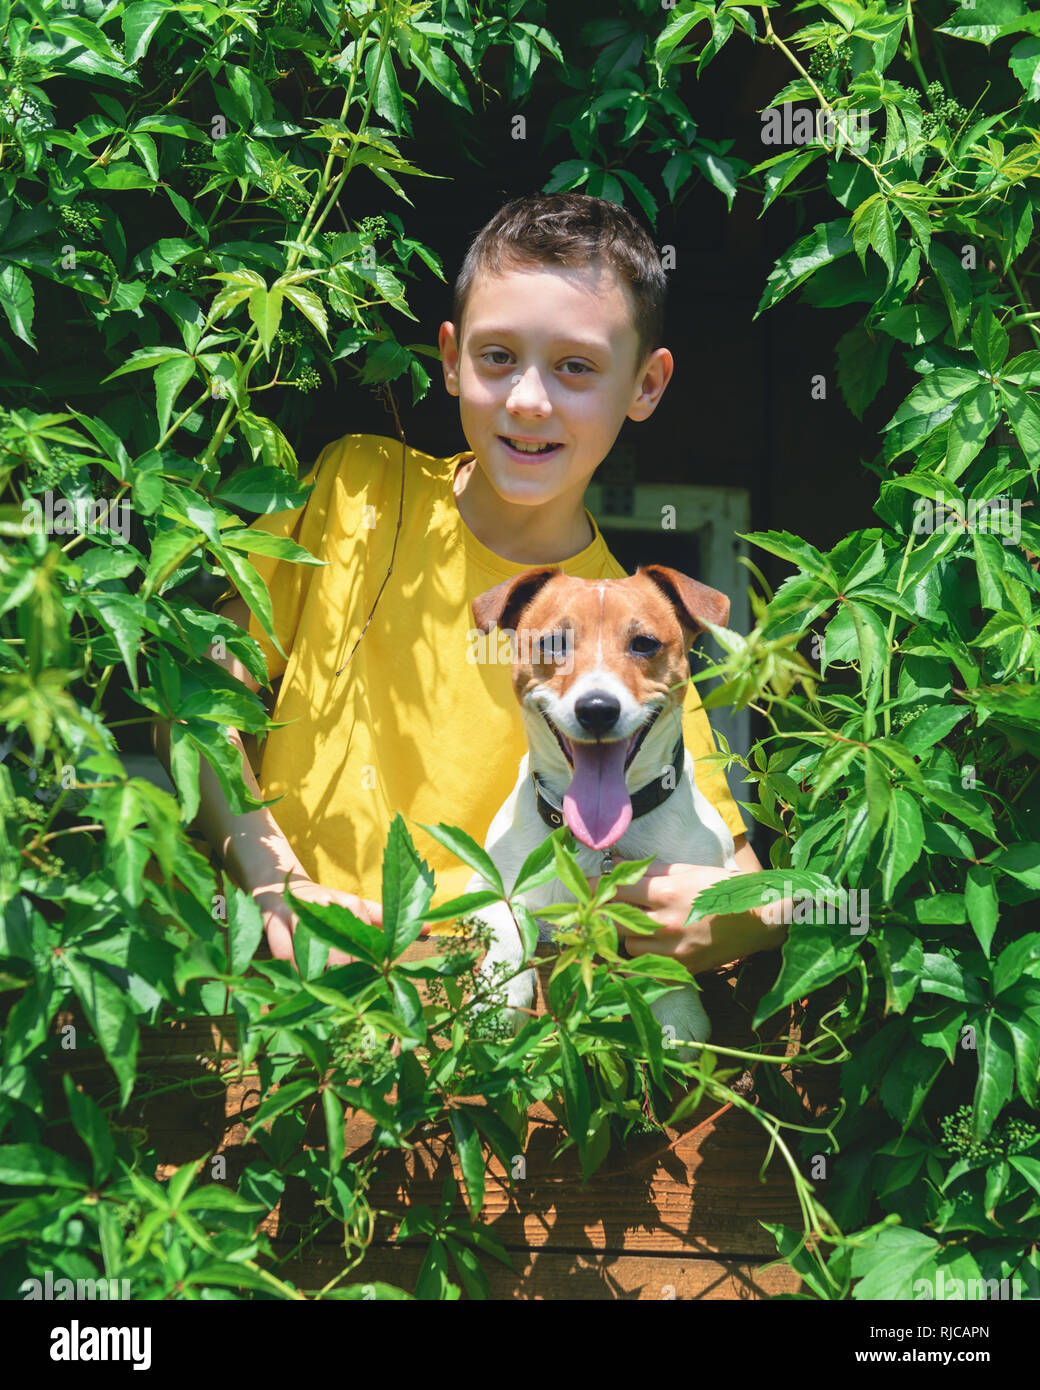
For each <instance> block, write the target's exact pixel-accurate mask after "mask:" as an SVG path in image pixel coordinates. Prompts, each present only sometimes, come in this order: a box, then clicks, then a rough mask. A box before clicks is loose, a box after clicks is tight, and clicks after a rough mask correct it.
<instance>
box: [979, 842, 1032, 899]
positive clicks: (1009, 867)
mask: <svg viewBox="0 0 1040 1390" xmlns="http://www.w3.org/2000/svg"><path fill="white" fill-rule="evenodd" d="M990 863H991V864H992V865H993V867H994V868H995V869H999V870H1000V872H1001V873H1002V874H1010V875H1011V877H1012V878H1017V879H1018V881H1019V883H1024V884H1025V885H1026V886H1027V887H1028V888H1040V844H1038V843H1037V842H1036V841H1035V840H1027V841H1023V842H1022V843H1021V844H1017V845H1012V846H1011V847H1010V849H1005V850H1001V852H1000V853H999V854H997V855H995V856H994V857H993V858H992V859H991V860H990Z"/></svg>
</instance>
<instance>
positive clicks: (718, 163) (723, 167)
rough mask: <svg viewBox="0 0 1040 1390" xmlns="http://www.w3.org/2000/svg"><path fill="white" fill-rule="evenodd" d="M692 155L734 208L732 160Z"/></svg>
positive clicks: (703, 152) (695, 151) (706, 153)
mask: <svg viewBox="0 0 1040 1390" xmlns="http://www.w3.org/2000/svg"><path fill="white" fill-rule="evenodd" d="M691 154H692V155H693V162H694V163H695V164H696V165H697V168H698V169H700V171H701V173H702V174H703V175H704V177H705V178H706V179H707V180H708V182H709V183H711V184H714V186H715V187H716V188H717V189H718V190H719V192H720V193H721V194H723V195H724V197H725V199H726V207H727V208H732V207H733V199H734V198H735V197H736V194H737V170H736V167H735V166H734V164H733V162H732V160H729V159H725V158H723V156H722V155H720V154H715V153H714V152H713V151H711V150H705V149H702V148H701V147H700V146H695V147H694V149H693V150H691ZM619 172H620V171H619ZM832 259H833V258H832ZM792 288H793V286H792ZM785 293H786V291H785Z"/></svg>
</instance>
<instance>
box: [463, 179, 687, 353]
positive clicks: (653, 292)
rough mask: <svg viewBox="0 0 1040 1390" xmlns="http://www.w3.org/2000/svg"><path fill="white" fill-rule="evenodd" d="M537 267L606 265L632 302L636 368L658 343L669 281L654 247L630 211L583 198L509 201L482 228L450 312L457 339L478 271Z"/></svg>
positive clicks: (554, 195) (535, 195)
mask: <svg viewBox="0 0 1040 1390" xmlns="http://www.w3.org/2000/svg"><path fill="white" fill-rule="evenodd" d="M539 264H540V265H558V266H586V265H589V264H601V265H609V266H611V267H612V268H613V270H614V271H615V272H616V274H617V276H618V278H619V279H620V280H621V282H622V283H623V284H624V285H625V286H626V287H627V289H628V292H629V297H630V300H631V303H632V317H633V323H634V326H635V330H636V334H637V336H638V339H639V347H638V356H637V366H639V365H641V364H642V363H643V362H644V361H645V359H646V357H647V354H648V353H650V352H652V351H653V350H654V348H656V347H659V346H660V342H661V337H662V335H663V332H664V304H665V296H666V294H667V289H668V283H667V280H666V278H665V273H664V271H663V270H662V268H661V260H660V257H659V255H658V253H657V248H656V247H655V246H654V243H653V241H652V240H651V239H650V236H649V235H648V233H647V232H646V231H645V230H644V229H643V228H642V227H641V226H640V224H639V223H638V222H637V221H636V219H635V218H634V217H633V216H632V214H631V213H630V212H627V211H626V210H625V209H624V208H623V207H619V206H618V205H617V204H616V203H611V202H608V201H607V199H605V198H593V197H592V196H591V194H588V193H530V194H526V195H524V196H523V197H519V198H512V199H511V200H510V201H509V202H508V203H505V204H504V205H503V206H502V207H501V208H499V210H498V212H496V213H495V215H494V217H492V219H491V221H490V222H488V223H487V225H486V226H484V227H482V228H481V229H480V231H479V232H478V233H477V235H476V236H475V237H474V238H473V241H472V243H471V244H470V248H469V250H468V251H467V252H466V257H465V260H464V261H463V262H462V268H461V270H460V271H459V274H458V277H457V279H456V281H455V289H454V297H453V307H452V314H453V318H454V322H455V330H456V332H457V333H458V335H459V338H460V340H461V336H462V319H463V314H464V313H465V309H466V301H467V299H468V298H469V293H470V290H471V288H472V285H473V280H474V277H475V276H476V274H477V272H478V270H482V271H485V272H487V273H489V274H492V275H494V274H497V273H499V272H500V271H501V270H502V269H507V270H509V269H521V268H524V267H527V266H530V265H539Z"/></svg>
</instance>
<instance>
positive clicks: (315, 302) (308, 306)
mask: <svg viewBox="0 0 1040 1390" xmlns="http://www.w3.org/2000/svg"><path fill="white" fill-rule="evenodd" d="M281 289H282V292H283V293H284V295H285V297H286V299H288V300H289V302H290V303H291V304H295V306H296V308H297V309H299V311H300V313H301V314H303V316H304V317H305V318H306V319H308V320H309V321H310V322H311V323H313V325H314V327H315V328H316V329H317V330H318V332H319V333H320V334H321V336H322V337H323V338H324V339H325V341H326V342H328V340H329V321H328V318H327V317H326V314H325V306H324V304H322V302H321V300H320V299H319V298H318V296H317V295H316V294H315V293H314V291H313V290H308V289H304V287H303V286H302V285H282V286H281Z"/></svg>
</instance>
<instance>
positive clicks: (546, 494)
mask: <svg viewBox="0 0 1040 1390" xmlns="http://www.w3.org/2000/svg"><path fill="white" fill-rule="evenodd" d="M462 330H463V331H462V343H461V345H460V344H459V342H458V339H457V335H456V331H455V325H454V324H451V323H443V324H442V325H441V330H440V338H439V343H440V349H441V356H442V360H443V366H444V380H445V385H446V387H447V389H448V391H449V392H450V393H451V394H452V395H457V396H458V397H459V413H460V416H461V421H462V430H463V433H464V435H465V436H466V440H467V443H468V444H469V447H470V448H471V449H472V450H473V452H474V454H475V455H476V459H477V464H478V466H479V467H480V468H481V470H482V471H483V473H484V475H485V477H486V478H487V479H488V482H489V483H490V484H491V486H492V488H493V489H494V491H495V492H496V493H497V494H498V495H499V497H501V498H502V500H503V501H505V502H508V503H514V504H516V503H519V504H521V505H525V504H526V505H532V506H534V505H539V504H544V503H546V502H551V501H553V500H555V499H557V498H565V499H568V500H569V499H571V498H574V499H580V498H581V497H582V496H583V495H584V491H585V487H586V484H587V483H588V481H589V479H590V478H591V477H592V474H593V473H594V472H595V470H596V468H597V467H598V466H599V464H600V463H601V462H602V461H603V459H604V458H605V457H606V455H607V453H608V452H609V450H610V448H611V446H612V445H613V443H614V440H615V439H616V438H617V434H618V431H619V430H620V428H621V425H622V423H623V421H624V420H625V418H626V416H627V417H628V418H630V419H633V420H644V419H646V417H647V416H648V415H650V414H651V413H652V412H653V410H654V408H655V407H656V405H657V402H658V400H659V399H660V397H661V395H662V393H663V392H664V389H665V387H666V386H667V384H668V379H669V377H670V376H671V373H672V357H671V353H669V352H668V350H667V348H658V349H657V350H656V351H655V352H653V353H650V354H648V356H647V359H646V361H645V362H637V360H636V351H637V346H638V338H637V334H636V329H635V325H634V322H633V314H632V307H631V303H630V300H629V297H628V292H627V290H626V289H625V287H624V285H623V284H622V282H621V281H620V280H619V279H618V276H617V274H616V273H615V271H614V270H613V269H612V268H611V267H609V266H596V265H589V266H582V267H574V268H566V267H549V266H541V265H539V266H533V267H530V268H525V269H522V270H503V271H502V273H501V274H498V275H485V274H478V275H477V276H476V277H475V279H474V282H473V286H472V288H471V291H470V296H469V301H468V303H467V305H466V313H465V318H464V321H463V325H462ZM510 440H512V441H518V440H519V441H525V440H526V441H530V442H533V443H537V444H552V445H554V446H556V447H554V448H552V449H550V450H549V451H547V452H545V453H544V454H540V453H523V452H521V451H520V450H518V449H516V448H514V447H513V445H512V444H511V443H510Z"/></svg>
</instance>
